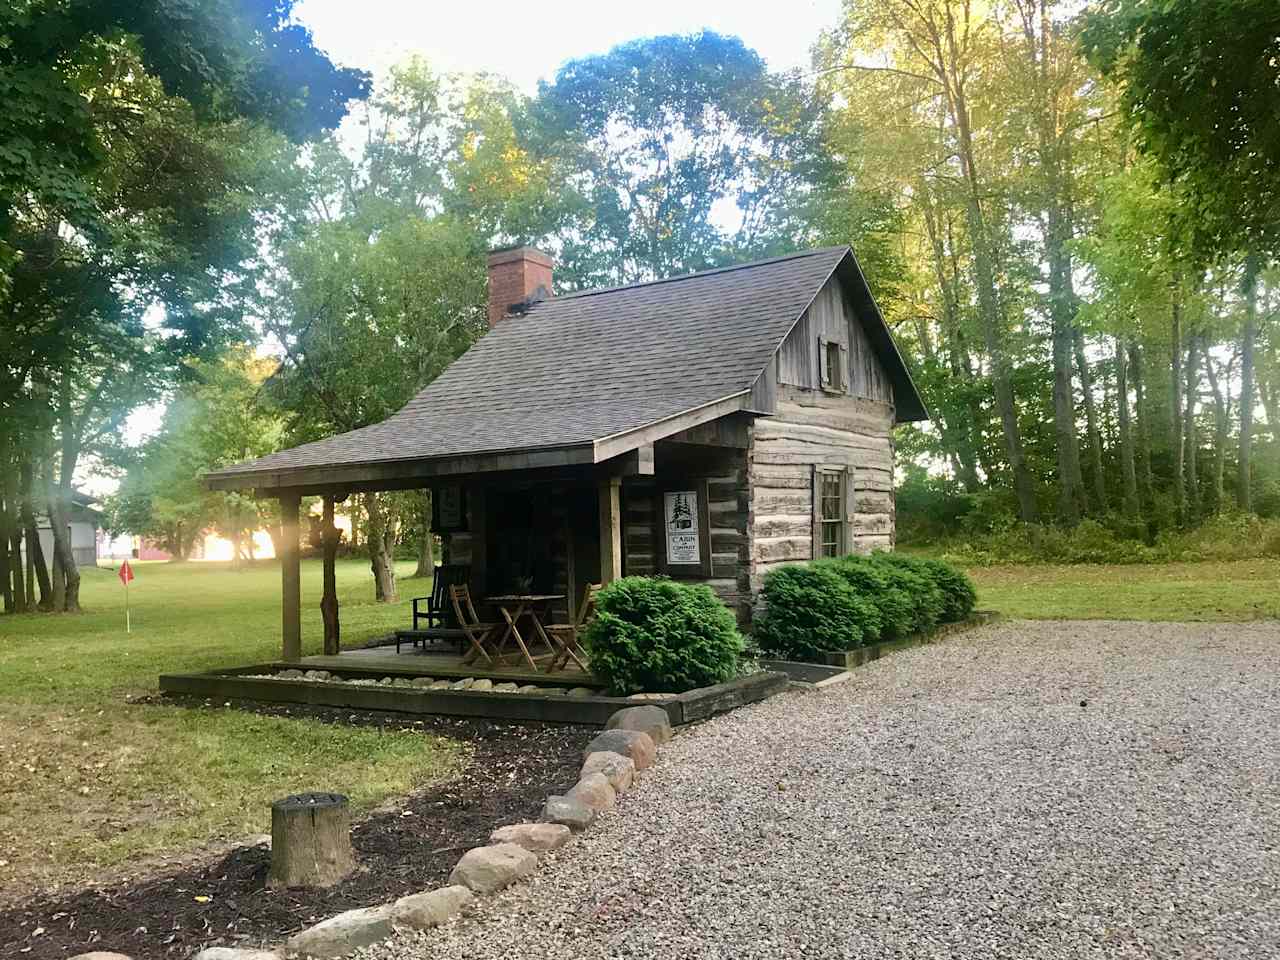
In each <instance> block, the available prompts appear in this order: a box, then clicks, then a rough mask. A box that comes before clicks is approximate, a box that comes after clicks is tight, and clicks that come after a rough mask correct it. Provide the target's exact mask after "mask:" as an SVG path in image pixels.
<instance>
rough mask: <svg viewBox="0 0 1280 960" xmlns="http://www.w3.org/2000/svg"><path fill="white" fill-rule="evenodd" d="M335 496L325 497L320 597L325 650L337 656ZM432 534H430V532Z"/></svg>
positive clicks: (339, 644)
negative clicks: (322, 581) (322, 585)
mask: <svg viewBox="0 0 1280 960" xmlns="http://www.w3.org/2000/svg"><path fill="white" fill-rule="evenodd" d="M334 500H335V497H333V496H332V495H328V496H326V497H325V498H324V519H323V525H322V530H321V534H322V537H323V540H322V542H323V544H324V590H323V591H322V595H321V597H320V619H321V620H322V621H323V622H324V652H325V655H326V656H335V655H336V654H337V653H338V652H339V651H340V650H341V639H340V631H339V626H338V579H337V571H336V569H335V566H336V564H335V560H336V558H337V556H338V527H337V525H336V524H334V522H333V504H334ZM428 536H430V534H428Z"/></svg>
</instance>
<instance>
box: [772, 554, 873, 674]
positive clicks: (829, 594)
mask: <svg viewBox="0 0 1280 960" xmlns="http://www.w3.org/2000/svg"><path fill="white" fill-rule="evenodd" d="M764 600H765V606H766V609H765V612H764V613H763V614H762V615H761V616H760V617H758V618H757V619H756V622H755V626H754V629H753V631H752V632H753V634H754V636H755V639H756V642H757V643H758V644H759V645H760V649H761V650H763V651H765V652H766V653H768V654H770V655H772V656H776V657H780V658H782V659H784V660H812V659H815V658H816V657H817V655H818V654H820V653H824V652H826V651H835V650H852V649H854V648H855V647H857V646H860V645H861V644H862V643H863V642H864V628H863V624H868V623H878V621H879V613H878V611H877V610H876V608H875V606H874V605H872V604H871V603H870V602H868V601H867V600H866V599H865V598H864V597H861V596H859V595H858V594H857V593H855V592H854V590H853V588H852V587H851V586H849V584H848V583H846V582H845V580H844V578H843V577H840V576H838V575H837V574H835V573H834V572H832V570H831V569H830V568H829V567H828V566H826V565H811V566H785V567H779V568H778V569H776V570H773V571H770V572H769V573H768V574H767V575H766V576H765V578H764Z"/></svg>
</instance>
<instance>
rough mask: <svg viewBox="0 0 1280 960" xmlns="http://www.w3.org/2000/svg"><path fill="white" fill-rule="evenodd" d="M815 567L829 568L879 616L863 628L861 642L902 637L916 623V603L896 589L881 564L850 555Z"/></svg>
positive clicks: (825, 561)
mask: <svg viewBox="0 0 1280 960" xmlns="http://www.w3.org/2000/svg"><path fill="white" fill-rule="evenodd" d="M818 565H823V566H827V567H829V568H830V569H831V570H832V571H833V572H834V573H836V574H837V575H839V576H840V577H841V578H843V579H844V581H845V582H846V583H847V584H849V586H851V587H853V590H854V592H855V593H857V594H858V595H859V596H861V597H865V598H866V599H867V600H869V601H870V602H871V604H872V605H873V606H874V607H875V608H876V613H877V614H878V615H879V616H878V617H877V619H876V622H875V623H874V624H871V623H868V624H865V625H864V628H863V638H862V639H863V642H864V643H875V642H876V641H877V640H893V639H896V638H897V637H902V636H905V635H906V634H908V633H910V632H911V630H912V624H913V623H914V622H915V601H913V600H912V599H911V595H910V594H908V593H907V592H906V591H905V590H903V589H901V588H900V587H898V586H895V585H894V583H893V581H892V580H891V579H890V577H889V574H888V573H886V572H885V569H884V566H883V565H882V564H879V563H876V562H875V561H874V560H872V559H871V558H870V557H864V556H860V555H858V554H850V555H849V556H846V557H839V558H837V559H834V560H820V561H818Z"/></svg>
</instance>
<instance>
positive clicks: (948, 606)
mask: <svg viewBox="0 0 1280 960" xmlns="http://www.w3.org/2000/svg"><path fill="white" fill-rule="evenodd" d="M919 563H920V566H921V568H923V569H924V570H926V571H927V572H928V575H929V577H930V578H931V579H932V580H933V582H934V583H935V584H937V586H938V589H939V590H941V591H942V622H943V623H959V622H960V621H961V620H964V619H965V618H967V617H968V616H969V614H971V613H973V608H974V607H976V606H977V605H978V591H977V590H976V589H975V588H974V586H973V581H972V580H970V579H969V577H968V575H967V574H965V573H964V571H962V570H959V569H957V568H956V567H953V566H952V565H951V564H949V563H946V562H944V561H942V560H931V559H921V560H920V561H919Z"/></svg>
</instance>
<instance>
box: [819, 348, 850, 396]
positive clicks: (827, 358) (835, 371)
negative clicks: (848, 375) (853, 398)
mask: <svg viewBox="0 0 1280 960" xmlns="http://www.w3.org/2000/svg"><path fill="white" fill-rule="evenodd" d="M845 367H846V364H845V346H844V344H842V343H841V342H840V341H838V340H828V339H826V338H825V337H819V338H818V380H819V382H820V383H821V385H822V389H823V390H827V391H830V392H831V393H844V392H845V390H846V388H847V386H848V385H847V384H846V383H845V372H844V371H845Z"/></svg>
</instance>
